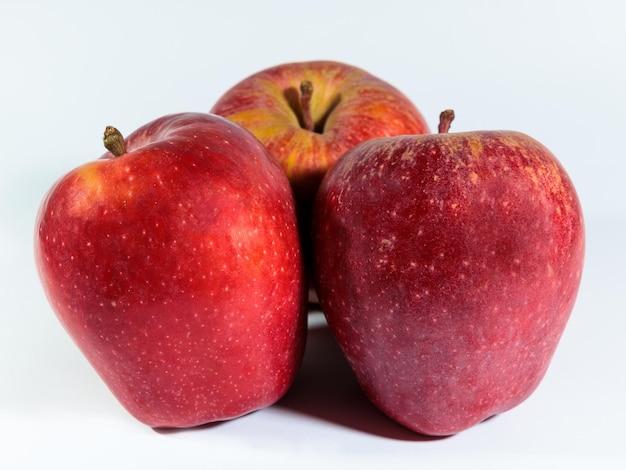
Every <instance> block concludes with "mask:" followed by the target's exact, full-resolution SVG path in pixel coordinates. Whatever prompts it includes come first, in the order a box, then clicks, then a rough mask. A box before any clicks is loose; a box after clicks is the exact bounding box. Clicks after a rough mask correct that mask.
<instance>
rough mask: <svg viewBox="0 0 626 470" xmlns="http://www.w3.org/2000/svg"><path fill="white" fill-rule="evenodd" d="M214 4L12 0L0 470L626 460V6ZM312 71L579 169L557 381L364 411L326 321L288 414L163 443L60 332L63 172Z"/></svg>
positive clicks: (5, 5)
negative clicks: (324, 66) (448, 416)
mask: <svg viewBox="0 0 626 470" xmlns="http://www.w3.org/2000/svg"><path fill="white" fill-rule="evenodd" d="M214 3H215V4H214V5H212V6H211V3H210V2H201V1H197V2H193V1H188V0H178V1H176V2H172V3H171V5H168V4H166V3H165V2H161V1H157V0H152V1H149V2H148V1H145V2H132V1H130V0H127V1H124V2H121V1H116V0H111V1H107V2H98V3H96V2H80V1H76V2H69V1H64V0H58V1H56V2H47V1H43V0H42V1H31V2H27V1H19V2H18V1H12V0H8V1H7V0H4V1H3V2H2V3H0V57H1V64H2V65H1V67H2V68H1V73H0V135H1V138H2V162H3V169H2V172H0V179H1V181H0V210H1V213H0V220H1V221H2V222H1V225H0V226H1V229H0V230H1V232H0V235H1V238H0V255H1V259H0V273H1V276H2V277H1V278H0V293H1V296H2V297H1V300H2V310H1V311H0V425H1V426H0V468H3V469H21V468H50V467H51V466H53V468H67V469H78V468H90V469H99V468H115V469H124V468H155V469H161V468H163V469H165V468H186V467H185V466H186V465H188V466H189V467H192V466H193V468H203V467H207V468H209V467H211V468H229V467H230V466H233V467H238V468H250V467H251V466H252V465H254V468H270V467H271V468H275V469H276V468H293V467H297V468H323V467H322V466H328V465H332V467H333V468H334V467H337V468H339V467H350V468H381V465H382V463H384V464H385V468H394V467H392V466H390V465H392V464H393V465H395V467H396V468H398V467H399V468H429V469H439V468H460V467H464V468H529V466H530V465H533V467H532V468H568V467H566V465H567V464H572V465H574V464H580V466H581V467H582V468H598V469H600V468H602V469H610V468H626V452H625V451H624V444H626V439H625V438H624V430H623V426H624V422H626V406H625V405H624V399H623V397H624V396H625V392H626V378H625V372H626V371H625V366H624V364H625V362H624V361H625V359H626V341H624V330H625V329H626V319H625V313H626V302H625V301H624V287H625V281H626V272H625V263H626V254H625V251H626V250H624V244H623V231H624V227H625V225H626V192H625V189H624V187H625V186H626V184H625V176H624V175H625V174H626V155H625V153H626V151H625V150H624V149H625V148H626V147H625V146H624V144H623V140H624V136H625V132H626V131H625V129H626V92H625V88H624V83H626V71H625V69H626V65H625V61H626V33H625V31H626V30H625V28H624V23H625V21H626V3H624V2H621V1H614V2H608V1H601V0H597V1H595V2H585V3H584V4H583V2H577V1H563V2H550V1H548V0H542V1H540V2H537V1H530V2H495V1H494V2H487V1H480V2H461V1H459V2H451V1H431V2H416V1H406V2H400V1H393V0H386V1H380V2H373V1H372V2H370V1H367V0H358V1H345V2H341V1H340V0H332V1H329V0H315V1H308V2H297V1H291V0H290V1H269V0H268V1H267V2H252V1H249V2H242V1H236V0H229V1H228V2H219V3H218V2H214ZM420 4H423V6H421V5H420ZM307 5H308V6H307ZM311 59H334V60H340V61H344V62H348V63H352V64H354V65H358V66H360V67H362V68H365V69H367V70H369V71H370V72H372V73H374V74H375V75H378V76H379V77H381V78H383V79H385V80H387V81H389V82H391V83H393V84H394V85H396V86H397V87H398V88H400V89H401V90H403V91H404V92H405V93H406V94H407V95H408V96H409V97H410V98H412V99H413V100H414V101H415V103H416V104H417V106H418V107H419V108H420V109H421V111H422V112H423V114H424V115H425V116H426V118H427V120H428V122H429V124H430V125H431V127H432V128H433V129H434V128H435V127H436V120H437V116H438V114H439V111H441V110H442V109H444V108H448V107H452V108H454V109H455V110H456V115H457V118H456V120H455V122H454V123H453V128H452V130H453V131H454V130H472V129H479V128H483V129H488V128H491V129H493V128H500V129H502V128H508V129H515V130H519V131H523V132H526V133H528V134H530V135H532V136H533V137H535V138H537V139H538V140H540V141H542V142H543V143H544V144H546V145H547V146H548V147H549V148H550V149H551V150H552V151H553V152H554V153H555V154H556V155H557V156H558V157H559V158H560V160H561V162H562V163H563V164H564V166H565V167H566V168H567V170H568V172H569V173H570V176H571V177H572V179H573V181H574V183H575V185H576V187H577V188H578V191H579V195H580V198H581V200H582V203H583V207H584V209H585V216H586V222H587V236H588V249H587V264H586V268H585V272H584V278H583V284H582V287H581V291H580V295H579V299H578V303H577V305H576V307H575V310H574V313H573V315H572V317H571V320H570V323H569V325H568V327H567V329H566V331H565V334H564V336H563V339H562V341H561V344H560V345H559V348H558V350H557V353H556V356H555V358H554V360H553V362H552V365H551V367H550V369H549V371H548V374H547V376H546V377H545V379H544V381H543V382H542V384H541V385H540V387H539V389H538V390H537V391H536V392H535V393H534V394H533V395H532V396H531V397H530V398H529V399H528V400H527V401H526V402H524V403H523V404H522V405H520V406H519V407H517V408H516V409H514V410H512V411H510V412H508V413H505V414H503V415H500V416H497V417H495V418H494V419H491V420H489V421H487V422H485V423H482V424H481V425H479V426H476V427H475V428H472V429H470V430H468V431H466V432H464V433H461V434H459V435H457V436H453V437H450V438H447V439H438V440H430V439H424V438H423V437H421V436H419V435H416V434H413V433H411V432H409V431H406V430H404V429H403V428H401V427H399V426H396V425H395V424H394V423H392V422H391V421H389V420H388V419H386V418H385V417H383V416H381V415H380V414H379V413H378V412H377V411H376V410H375V409H373V408H372V407H371V406H370V405H369V404H368V403H367V401H365V399H364V398H363V396H362V395H361V394H360V392H359V390H358V388H357V387H356V385H355V383H354V380H353V379H352V377H351V375H350V373H349V370H348V369H347V366H346V365H345V362H343V359H342V358H341V356H340V354H339V353H338V351H337V349H336V347H335V346H334V345H333V343H332V341H331V340H330V337H329V336H328V332H327V331H325V330H323V329H319V328H318V329H315V330H313V331H312V333H311V339H310V348H311V349H309V351H308V355H307V358H306V362H305V364H304V366H303V370H302V375H301V377H300V379H299V382H298V383H297V384H296V385H295V386H294V388H293V389H292V391H291V392H290V394H289V395H288V397H287V398H286V399H285V400H284V402H282V403H281V404H278V405H276V406H273V407H271V408H269V409H266V410H263V411H260V412H257V413H254V414H251V415H248V416H246V417H243V418H240V419H238V420H234V421H231V422H227V423H223V424H218V425H213V426H207V427H204V428H201V429H193V430H187V431H179V432H172V433H157V432H155V431H153V430H151V429H149V428H147V427H145V426H143V425H142V424H140V423H138V422H137V421H135V420H134V419H133V418H132V417H130V416H129V415H128V414H127V413H126V412H125V411H124V410H123V409H122V408H121V407H120V405H118V403H117V402H116V401H115V400H114V398H113V397H112V395H111V394H110V393H109V391H108V390H107V389H106V387H105V386H104V384H103V383H102V382H101V381H100V379H99V378H98V377H97V376H96V374H95V373H94V372H93V371H92V370H91V368H90V367H89V365H88V364H87V363H86V361H85V360H84V359H83V357H82V356H81V355H80V353H79V352H78V350H77V348H76V347H75V346H74V344H73V343H72V342H71V341H70V339H69V337H68V336H67V335H66V334H65V332H64V331H63V330H62V329H61V327H60V325H59V324H58V322H57V320H56V318H55V317H54V315H53V313H52V311H51V310H50V308H49V306H48V304H47V302H46V300H45V298H44V296H43V292H42V290H41V288H40V285H39V281H38V279H37V277H36V274H35V270H34V264H33V257H32V236H33V226H34V218H35V213H36V210H37V207H38V205H39V202H40V201H41V198H42V197H43V194H44V192H45V191H46V190H47V189H48V187H49V186H50V185H51V184H52V183H53V182H54V180H56V179H57V178H58V177H60V176H61V175H62V174H63V173H65V172H66V171H68V170H70V169H71V168H73V167H75V166H77V165H78V164H80V163H83V162H85V161H88V160H91V159H94V158H97V157H98V156H100V155H101V154H102V153H103V151H102V148H101V140H100V138H101V134H102V130H103V129H104V126H105V125H107V124H114V125H116V126H117V127H119V128H120V129H122V130H126V131H131V130H133V129H134V128H136V127H138V126H139V125H141V124H143V123H145V122H147V121H149V120H152V119H153V118H156V117H158V116H160V115H163V114H167V113H170V112H176V111H206V110H207V109H208V108H210V106H211V105H212V104H213V102H214V101H215V100H216V99H217V98H218V97H219V96H220V95H221V94H222V93H223V92H224V91H225V90H226V89H227V88H228V87H230V86H231V85H233V84H234V83H235V82H237V81H238V80H240V79H242V78H244V77H245V76H247V75H249V74H251V73H253V72H255V71H257V70H260V69H262V68H265V67H268V66H271V65H276V64H279V63H282V62H286V61H292V60H311ZM318 320H319V318H316V319H315V321H318ZM242 464H248V465H247V466H242ZM591 464H593V467H592V466H591ZM578 466H579V465H577V467H578Z"/></svg>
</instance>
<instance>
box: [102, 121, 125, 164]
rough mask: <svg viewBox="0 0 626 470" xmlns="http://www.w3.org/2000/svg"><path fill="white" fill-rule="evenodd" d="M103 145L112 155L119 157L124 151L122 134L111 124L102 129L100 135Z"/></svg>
mask: <svg viewBox="0 0 626 470" xmlns="http://www.w3.org/2000/svg"><path fill="white" fill-rule="evenodd" d="M102 140H103V142H104V146H105V147H106V149H107V150H108V151H109V152H111V153H112V154H113V155H114V156H116V157H119V156H120V155H124V154H125V153H126V144H125V143H124V136H123V135H122V133H121V132H120V131H118V130H117V129H116V128H115V127H113V126H107V127H106V128H105V129H104V136H102Z"/></svg>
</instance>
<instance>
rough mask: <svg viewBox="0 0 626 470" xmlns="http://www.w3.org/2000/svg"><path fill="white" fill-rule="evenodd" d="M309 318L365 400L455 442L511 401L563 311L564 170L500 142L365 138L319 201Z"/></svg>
mask: <svg viewBox="0 0 626 470" xmlns="http://www.w3.org/2000/svg"><path fill="white" fill-rule="evenodd" d="M313 227H314V231H313V234H314V235H313V240H314V253H315V258H314V265H313V268H314V269H313V272H314V274H313V276H314V281H315V286H316V289H317V294H318V297H319V300H320V303H321V307H322V310H323V312H324V314H325V315H326V318H327V319H328V323H329V326H330V328H331V329H332V331H333V334H334V335H335V337H336V339H337V341H338V343H339V345H340V346H341V348H342V350H343V352H344V354H345V356H346V357H347V359H348V361H349V363H350V365H351V367H352V369H353V370H354V372H355V375H356V376H357V378H358V380H359V383H360V384H361V387H362V388H363V390H364V392H365V394H366V395H367V396H368V397H369V398H370V400H371V401H372V402H373V403H374V404H375V405H376V406H377V407H378V408H380V409H381V410H382V411H383V412H385V413H386V414H387V415H388V416H390V417H391V418H392V419H394V420H396V421H397V422H399V423H400V424H402V425H404V426H406V427H408V428H409V429H412V430H414V431H416V432H419V433H422V434H426V435H433V436H445V435H451V434H455V433H458V432H460V431H463V430H465V429H468V428H470V427H471V426H473V425H475V424H477V423H479V422H481V421H483V420H485V419H486V418H488V417H490V416H492V415H495V414H498V413H502V412H504V411H506V410H509V409H511V408H513V407H515V406H517V405H518V404H520V403H521V402H522V401H524V400H525V399H526V398H527V397H528V396H529V395H530V394H531V393H532V392H533V391H534V390H535V389H536V387H537V386H538V384H539V383H540V381H541V380H542V378H543V376H544V374H545V373H546V370H547V367H548V365H549V363H550V361H551V358H552V357H553V354H554V352H555V349H556V347H557V344H558V342H559V340H560V337H561V335H562V333H563V331H564V328H565V326H566V323H567V321H568V318H569V316H570V313H571V311H572V309H573V306H574V302H575V298H576V295H577V291H578V287H579V284H580V280H581V272H582V268H583V258H584V244H585V241H584V226H583V218H582V212H581V206H580V203H579V200H578V197H577V194H576V191H575V188H574V186H573V185H572V182H571V180H570V179H569V177H568V175H567V174H566V172H565V170H564V169H563V167H562V166H561V164H560V163H559V162H558V161H557V159H556V158H555V157H554V155H553V154H551V153H550V151H549V150H548V149H546V148H545V147H544V146H543V145H542V144H540V143H539V142H537V141H536V140H534V139H532V138H531V137H529V136H527V135H524V134H521V133H517V132H510V131H484V132H483V131H478V132H466V133H451V134H445V133H442V134H431V135H428V136H401V137H392V138H384V139H375V140H372V141H369V142H366V143H362V144H359V145H358V146H356V147H354V148H353V149H351V150H350V151H348V152H347V153H346V154H345V155H344V156H342V157H341V158H340V159H339V161H338V162H337V163H336V164H335V165H334V166H333V167H332V168H331V169H330V170H329V172H328V173H327V175H326V176H325V178H324V180H323V182H322V184H321V186H320V189H319V192H318V195H317V199H316V206H315V212H314V220H313Z"/></svg>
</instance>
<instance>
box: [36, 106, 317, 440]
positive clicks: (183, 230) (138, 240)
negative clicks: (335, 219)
mask: <svg viewBox="0 0 626 470" xmlns="http://www.w3.org/2000/svg"><path fill="white" fill-rule="evenodd" d="M105 145H106V147H107V148H108V149H109V150H110V151H109V152H107V153H106V154H105V155H103V156H102V158H100V159H96V160H94V161H91V162H89V163H86V164H84V165H82V166H80V167H78V168H76V169H74V170H72V171H70V172H69V173H68V174H66V175H65V176H63V177H62V178H61V179H60V180H59V181H58V182H57V183H56V184H54V185H53V186H52V188H51V189H50V191H49V192H48V194H47V195H46V197H45V199H44V200H43V202H42V205H41V208H40V210H39V213H38V216H37V221H36V236H35V258H36V262H37V267H38V271H39V275H40V278H41V281H42V284H43V287H44V290H45V292H46V294H47V297H48V299H49V301H50V303H51V306H52V308H53V310H54V311H55V313H56V315H57V316H58V318H59V320H60V322H61V323H62V325H63V326H64V328H65V329H66V330H67V332H68V333H69V335H70V336H71V337H72V338H73V340H74V341H75V343H76V344H77V345H78V347H79V349H80V350H81V351H82V353H84V355H85V356H86V358H87V359H88V361H89V362H90V363H91V365H92V366H93V367H94V369H95V370H96V371H97V373H98V374H99V375H100V376H101V377H102V379H103V380H104V382H105V383H106V384H107V385H108V387H109V388H110V390H111V391H112V393H113V394H114V395H115V396H116V397H117V399H118V400H119V401H120V403H121V404H122V405H123V406H124V407H125V408H126V409H127V410H128V411H129V412H130V413H131V414H132V415H133V416H135V417H136V418H137V419H138V420H140V421H141V422H143V423H145V424H147V425H149V426H152V427H155V428H181V427H191V426H196V425H200V424H204V423H209V422H213V421H220V420H226V419H231V418H235V417H238V416H241V415H244V414H246V413H249V412H252V411H254V410H257V409H260V408H263V407H266V406H269V405H270V404H272V403H274V402H276V401H277V400H278V399H279V398H281V397H282V396H283V395H284V393H285V392H286V391H287V389H288V388H289V386H290V385H291V383H292V381H293V380H294V377H295V375H296V372H297V371H298V368H299V366H300V361H301V359H302V353H303V347H304V341H305V334H306V289H305V276H304V264H303V257H302V252H301V248H300V245H299V239H298V232H297V225H296V213H295V201H294V198H293V192H292V190H291V187H290V184H289V181H288V180H287V178H286V176H285V174H284V172H283V171H282V170H281V169H280V168H279V166H278V165H277V164H276V163H275V162H274V160H273V158H272V157H271V156H270V155H269V154H268V153H267V150H266V149H265V148H264V147H263V146H262V145H261V144H260V142H258V140H257V139H256V138H255V137H254V136H253V135H252V134H250V133H249V132H248V131H246V130H245V129H243V128H241V127H240V126H238V125H236V124H234V123H232V122H230V121H228V120H226V119H223V118H221V117H219V116H212V115H209V114H207V113H182V114H174V115H168V116H164V117H162V118H159V119H156V120H154V121H153V122H150V123H148V124H146V125H144V126H143V127H141V128H139V129H137V130H136V131H135V132H134V133H133V134H132V135H130V136H128V138H127V139H124V138H123V137H122V135H121V134H120V133H119V132H118V131H116V130H115V129H114V128H112V127H108V128H107V131H106V132H105Z"/></svg>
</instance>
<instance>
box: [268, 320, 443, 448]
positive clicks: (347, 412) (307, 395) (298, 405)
mask: <svg viewBox="0 0 626 470" xmlns="http://www.w3.org/2000/svg"><path fill="white" fill-rule="evenodd" d="M309 315H310V317H309V320H310V326H309V331H308V338H307V346H306V351H305V354H304V360H303V363H302V367H301V369H300V372H299V374H298V376H297V378H296V380H295V382H294V384H293V386H292V387H291V389H290V390H289V392H288V393H287V394H286V395H285V397H284V398H283V399H282V400H280V401H279V402H278V403H277V404H276V405H275V406H280V407H283V408H287V409H289V410H293V411H296V412H299V413H303V414H306V415H310V416H313V417H315V418H319V419H323V420H326V421H329V422H332V423H335V424H339V425H342V426H345V427H348V428H352V429H354V430H357V431H361V432H365V433H368V434H373V435H377V436H381V437H385V438H389V439H397V440H404V441H428V440H436V439H441V438H439V437H430V436H425V435H422V434H418V433H415V432H413V431H411V430H409V429H406V428H405V427H403V426H401V425H400V424H398V423H396V422H394V421H393V420H391V419H390V418H388V417H387V416H386V415H384V414H383V413H382V412H381V411H380V410H378V409H377V408H376V407H375V406H374V405H373V404H372V403H371V402H370V401H369V400H368V399H367V397H366V396H365V394H364V393H363V391H362V390H361V388H360V386H359V384H358V382H357V380H356V377H355V376H354V373H353V372H352V370H351V369H350V366H349V365H348V363H347V361H346V359H345V357H344V356H343V353H342V352H341V349H340V348H339V345H338V344H337V343H336V341H335V339H334V338H333V336H332V333H331V331H330V329H329V327H328V325H327V324H326V323H325V322H324V321H320V319H321V318H323V317H320V316H321V315H322V314H321V313H319V312H312V313H310V314H309Z"/></svg>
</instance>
